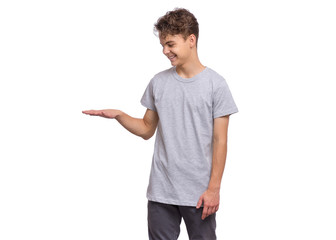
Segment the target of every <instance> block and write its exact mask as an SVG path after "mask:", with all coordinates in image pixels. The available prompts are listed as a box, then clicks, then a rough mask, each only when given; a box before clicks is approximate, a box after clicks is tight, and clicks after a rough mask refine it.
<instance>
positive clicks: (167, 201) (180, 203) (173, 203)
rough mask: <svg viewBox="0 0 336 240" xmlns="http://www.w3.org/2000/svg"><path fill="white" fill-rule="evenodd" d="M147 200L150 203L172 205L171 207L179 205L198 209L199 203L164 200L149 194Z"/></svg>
mask: <svg viewBox="0 0 336 240" xmlns="http://www.w3.org/2000/svg"><path fill="white" fill-rule="evenodd" d="M147 199H148V200H149V201H153V202H159V203H164V204H171V205H177V206H186V207H196V206H197V203H194V202H193V203H192V202H189V201H178V200H174V199H163V198H158V197H153V196H151V195H148V194H147Z"/></svg>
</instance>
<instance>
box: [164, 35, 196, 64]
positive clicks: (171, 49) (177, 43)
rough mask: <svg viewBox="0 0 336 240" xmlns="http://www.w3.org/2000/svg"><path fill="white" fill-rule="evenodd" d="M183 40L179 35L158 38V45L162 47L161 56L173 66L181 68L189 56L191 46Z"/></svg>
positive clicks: (187, 41)
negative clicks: (164, 56)
mask: <svg viewBox="0 0 336 240" xmlns="http://www.w3.org/2000/svg"><path fill="white" fill-rule="evenodd" d="M189 38H190V36H189V37H188V38H187V40H184V38H183V37H182V35H181V34H178V35H170V34H168V35H167V37H166V38H162V37H160V44H161V45H162V47H163V50H162V52H163V54H164V55H166V56H167V58H168V59H169V60H170V62H171V64H172V65H173V66H181V65H183V64H184V63H185V62H187V60H188V58H189V57H190V55H191V45H190V41H189Z"/></svg>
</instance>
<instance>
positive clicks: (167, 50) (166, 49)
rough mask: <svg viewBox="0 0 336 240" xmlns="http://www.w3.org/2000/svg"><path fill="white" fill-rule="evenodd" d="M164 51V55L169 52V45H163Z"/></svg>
mask: <svg viewBox="0 0 336 240" xmlns="http://www.w3.org/2000/svg"><path fill="white" fill-rule="evenodd" d="M162 52H163V54H164V55H167V54H168V53H169V49H168V48H167V47H163V49H162Z"/></svg>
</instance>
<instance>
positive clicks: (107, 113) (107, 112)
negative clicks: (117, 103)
mask: <svg viewBox="0 0 336 240" xmlns="http://www.w3.org/2000/svg"><path fill="white" fill-rule="evenodd" d="M82 113H84V114H88V115H91V116H99V117H104V118H116V117H117V116H118V115H119V114H120V110H117V109H103V110H86V111H82Z"/></svg>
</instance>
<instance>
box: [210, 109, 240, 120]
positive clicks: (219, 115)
mask: <svg viewBox="0 0 336 240" xmlns="http://www.w3.org/2000/svg"><path fill="white" fill-rule="evenodd" d="M237 112H238V109H237V108H233V109H230V110H228V111H226V112H222V113H217V114H216V115H214V117H213V118H218V117H223V116H227V115H231V114H234V113H237Z"/></svg>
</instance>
